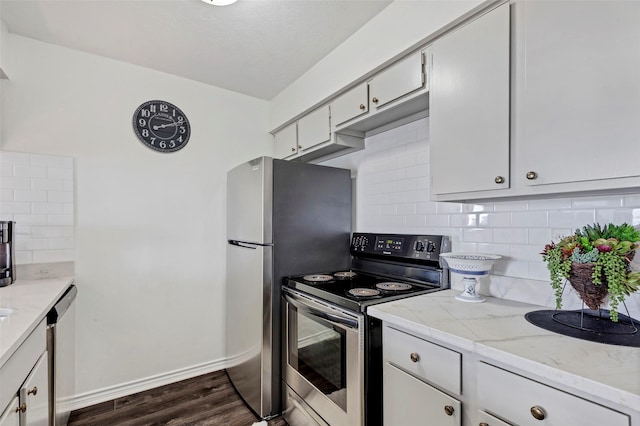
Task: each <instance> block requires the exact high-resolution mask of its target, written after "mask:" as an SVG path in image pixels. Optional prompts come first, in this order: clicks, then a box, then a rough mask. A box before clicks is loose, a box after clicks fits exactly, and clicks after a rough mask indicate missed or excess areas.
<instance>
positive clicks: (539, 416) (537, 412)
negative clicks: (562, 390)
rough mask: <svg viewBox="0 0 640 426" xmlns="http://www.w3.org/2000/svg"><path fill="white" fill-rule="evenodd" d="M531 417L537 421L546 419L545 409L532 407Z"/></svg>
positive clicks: (536, 406)
mask: <svg viewBox="0 0 640 426" xmlns="http://www.w3.org/2000/svg"><path fill="white" fill-rule="evenodd" d="M531 415H532V416H533V417H534V418H535V419H536V420H544V417H545V413H544V409H543V408H542V407H540V406H538V405H534V406H533V407H531Z"/></svg>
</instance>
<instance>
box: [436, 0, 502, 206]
mask: <svg viewBox="0 0 640 426" xmlns="http://www.w3.org/2000/svg"><path fill="white" fill-rule="evenodd" d="M509 22H510V21H509V5H508V4H504V5H502V6H500V7H498V8H496V9H494V10H492V11H490V12H488V13H487V14H485V15H483V16H481V17H479V18H478V19H476V20H475V21H472V22H470V23H469V24H467V25H465V26H464V27H462V28H460V29H458V30H456V31H455V32H453V33H451V34H449V35H446V36H444V37H443V38H441V39H439V40H436V41H435V42H434V44H433V46H432V58H431V59H432V63H431V67H432V73H431V84H430V89H429V103H430V106H429V115H430V119H429V121H430V122H429V126H430V137H429V144H430V167H431V189H432V193H433V194H451V193H457V192H470V191H485V190H494V189H506V188H508V187H509V81H510V80H509V69H510V68H509V58H510V52H509V46H510V43H509V29H510V23H509Z"/></svg>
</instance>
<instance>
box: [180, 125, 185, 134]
mask: <svg viewBox="0 0 640 426" xmlns="http://www.w3.org/2000/svg"><path fill="white" fill-rule="evenodd" d="M186 131H187V129H186V128H185V127H184V126H180V133H182V134H183V135H184V132H186Z"/></svg>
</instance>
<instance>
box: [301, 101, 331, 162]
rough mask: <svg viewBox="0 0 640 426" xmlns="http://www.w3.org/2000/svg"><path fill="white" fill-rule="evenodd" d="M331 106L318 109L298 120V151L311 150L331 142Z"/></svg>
mask: <svg viewBox="0 0 640 426" xmlns="http://www.w3.org/2000/svg"><path fill="white" fill-rule="evenodd" d="M329 120H330V117H329V105H326V106H324V107H322V108H318V109H317V110H315V111H313V112H312V113H310V114H307V115H305V116H304V117H302V118H301V119H300V120H298V151H299V152H303V151H306V150H310V149H312V148H313V147H315V146H316V145H320V144H321V143H325V142H329V141H330V140H331V124H330V122H329Z"/></svg>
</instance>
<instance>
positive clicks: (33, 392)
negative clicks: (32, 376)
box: [27, 386, 38, 396]
mask: <svg viewBox="0 0 640 426" xmlns="http://www.w3.org/2000/svg"><path fill="white" fill-rule="evenodd" d="M37 394H38V387H37V386H34V387H33V389H31V390H30V391H27V395H34V396H35V395H37Z"/></svg>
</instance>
